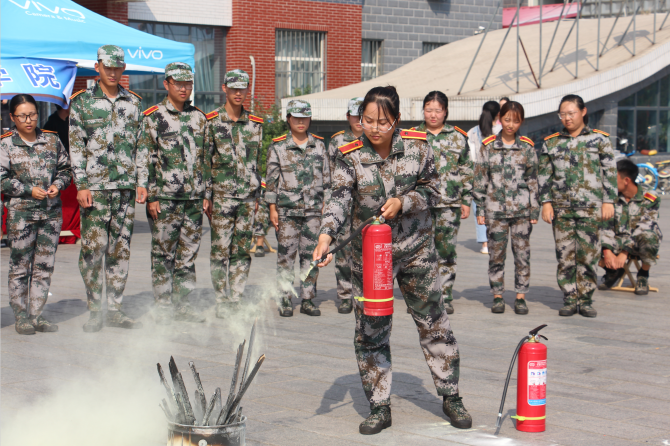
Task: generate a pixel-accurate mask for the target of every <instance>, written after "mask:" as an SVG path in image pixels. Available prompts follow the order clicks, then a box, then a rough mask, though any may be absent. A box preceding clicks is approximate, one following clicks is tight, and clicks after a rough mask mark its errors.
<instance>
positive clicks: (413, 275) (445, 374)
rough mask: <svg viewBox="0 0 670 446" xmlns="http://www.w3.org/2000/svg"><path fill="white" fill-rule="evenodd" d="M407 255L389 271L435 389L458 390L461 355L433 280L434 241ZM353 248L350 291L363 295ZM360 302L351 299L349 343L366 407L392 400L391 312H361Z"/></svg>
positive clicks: (359, 261)
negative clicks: (352, 323)
mask: <svg viewBox="0 0 670 446" xmlns="http://www.w3.org/2000/svg"><path fill="white" fill-rule="evenodd" d="M427 245H428V246H426V247H424V248H422V249H420V250H419V251H418V252H417V253H415V254H413V255H412V257H410V258H407V259H403V260H400V261H398V260H396V259H393V270H394V271H393V272H394V276H395V279H396V280H397V281H398V286H399V287H400V291H401V292H402V295H403V297H404V298H405V303H406V304H407V306H408V307H409V308H410V310H411V314H412V318H413V319H414V323H415V324H416V328H417V331H418V332H419V344H420V345H421V349H422V350H423V354H424V357H425V358H426V363H427V364H428V368H429V369H430V372H431V374H432V376H433V382H434V383H435V388H436V389H437V394H438V395H454V394H456V393H458V378H459V370H460V356H459V353H458V344H457V343H456V338H455V337H454V334H453V332H452V331H451V326H450V324H449V318H448V316H447V312H446V311H445V310H444V301H443V300H442V296H441V293H440V290H439V286H438V271H437V267H436V260H437V256H436V253H435V249H434V245H433V241H432V240H430V244H427ZM361 257H362V254H361V251H360V249H356V248H354V258H353V260H352V268H351V279H352V285H353V292H354V296H362V295H363V267H362V265H363V263H362V258H361ZM363 308H364V303H363V302H360V301H358V300H354V313H355V315H356V333H355V337H354V348H355V351H356V360H357V361H358V370H359V373H360V375H361V381H362V384H363V390H364V391H365V396H366V397H367V399H368V401H369V402H370V407H371V408H374V407H377V406H388V405H390V404H391V380H392V379H391V378H392V367H391V365H392V364H391V344H390V339H391V326H392V322H393V316H366V315H365V314H364V313H363Z"/></svg>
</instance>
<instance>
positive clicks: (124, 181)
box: [70, 83, 142, 190]
mask: <svg viewBox="0 0 670 446" xmlns="http://www.w3.org/2000/svg"><path fill="white" fill-rule="evenodd" d="M141 102H142V100H141V98H140V97H139V96H137V95H136V94H135V93H132V92H131V91H129V90H126V89H125V88H123V87H121V86H119V94H118V95H117V96H116V98H114V99H113V100H112V99H109V98H108V97H107V96H105V94H104V93H103V92H102V89H101V88H100V86H99V84H98V83H96V84H95V85H94V86H92V87H90V88H88V89H86V90H82V91H79V92H77V93H75V94H73V95H72V102H71V103H70V159H71V160H72V175H73V177H74V182H75V184H76V186H77V189H78V190H84V189H90V190H114V189H135V182H136V169H135V148H136V146H137V133H138V129H139V125H140V120H141V117H142V114H141V111H142V109H141V108H140V107H141Z"/></svg>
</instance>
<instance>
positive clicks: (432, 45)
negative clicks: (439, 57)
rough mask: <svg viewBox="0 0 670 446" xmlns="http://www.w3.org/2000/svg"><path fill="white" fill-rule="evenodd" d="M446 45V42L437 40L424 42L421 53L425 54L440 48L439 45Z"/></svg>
mask: <svg viewBox="0 0 670 446" xmlns="http://www.w3.org/2000/svg"><path fill="white" fill-rule="evenodd" d="M443 45H445V44H444V43H437V42H423V48H422V52H421V55H422V56H423V55H424V54H428V53H430V52H431V51H433V50H436V49H438V48H439V47H441V46H443Z"/></svg>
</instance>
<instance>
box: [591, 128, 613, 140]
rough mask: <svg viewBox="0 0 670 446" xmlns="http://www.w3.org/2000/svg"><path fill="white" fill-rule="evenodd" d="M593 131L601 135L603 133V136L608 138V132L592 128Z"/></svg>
mask: <svg viewBox="0 0 670 446" xmlns="http://www.w3.org/2000/svg"><path fill="white" fill-rule="evenodd" d="M593 131H594V132H596V133H600V134H601V135H605V136H607V137H608V138H609V136H610V134H609V133H607V132H603V131H602V130H598V129H593Z"/></svg>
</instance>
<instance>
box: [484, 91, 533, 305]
mask: <svg viewBox="0 0 670 446" xmlns="http://www.w3.org/2000/svg"><path fill="white" fill-rule="evenodd" d="M523 120H524V110H523V107H522V106H521V104H519V103H518V102H507V103H505V105H503V107H502V109H501V111H500V121H501V123H502V130H501V132H500V133H499V134H498V135H497V136H496V135H491V136H489V137H488V138H484V140H483V141H482V146H481V148H480V150H479V155H478V157H477V158H478V160H479V161H478V162H477V164H476V166H475V182H474V188H473V191H472V195H473V196H474V200H475V201H476V202H477V222H478V223H479V224H480V225H484V224H485V225H486V228H487V238H488V241H489V245H488V248H489V249H488V251H489V284H490V285H491V293H493V306H492V307H491V312H493V313H504V312H505V301H504V300H503V297H502V296H503V293H504V292H505V259H506V258H507V241H508V239H511V240H512V253H513V254H514V271H515V274H514V290H515V291H516V300H515V301H514V312H515V313H516V314H528V306H527V305H526V300H525V295H526V293H528V287H529V285H530V234H531V232H532V231H533V225H534V224H536V223H537V219H538V218H539V216H540V205H539V204H538V198H539V194H538V186H537V156H536V155H535V149H534V147H533V141H532V140H530V139H529V138H526V137H525V136H521V135H519V134H518V133H517V132H518V131H519V127H521V124H523Z"/></svg>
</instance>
